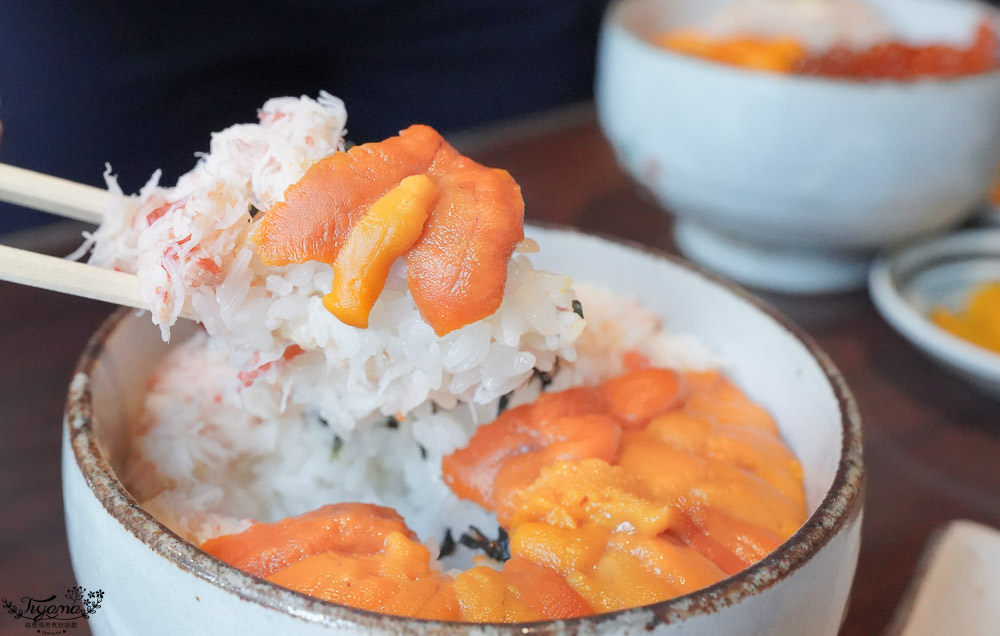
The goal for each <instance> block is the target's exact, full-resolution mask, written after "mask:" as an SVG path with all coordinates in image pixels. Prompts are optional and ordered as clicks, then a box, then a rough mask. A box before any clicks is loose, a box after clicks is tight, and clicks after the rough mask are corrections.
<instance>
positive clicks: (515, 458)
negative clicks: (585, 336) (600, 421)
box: [442, 368, 806, 611]
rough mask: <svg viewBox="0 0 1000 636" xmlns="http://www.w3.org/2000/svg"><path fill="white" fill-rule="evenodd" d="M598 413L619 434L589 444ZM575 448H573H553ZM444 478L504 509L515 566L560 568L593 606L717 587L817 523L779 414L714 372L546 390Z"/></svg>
mask: <svg viewBox="0 0 1000 636" xmlns="http://www.w3.org/2000/svg"><path fill="white" fill-rule="evenodd" d="M629 394H631V395H632V397H633V399H632V400H629V399H627V398H628V396H629ZM596 418H606V419H607V420H608V421H609V422H611V423H612V424H614V423H617V425H618V427H617V430H619V431H620V434H619V435H618V436H617V438H616V439H615V438H612V437H606V438H605V439H606V440H607V441H605V442H603V443H602V444H601V445H598V446H596V447H594V448H587V447H586V446H584V445H583V444H582V443H581V441H580V440H583V439H590V438H593V437H595V435H594V434H593V433H592V432H590V431H587V430H586V429H582V428H581V429H580V430H577V431H574V430H573V426H572V425H571V424H572V423H573V422H583V421H593V420H595V419H596ZM556 423H558V424H559V425H555V424H556ZM612 424H609V425H608V426H611V425H612ZM563 425H565V426H563ZM567 442H568V443H570V444H571V445H572V448H573V450H574V452H573V453H567V454H565V455H557V454H552V453H549V452H548V449H549V448H551V447H559V446H560V445H562V444H565V443H567ZM540 458H544V459H545V461H541V460H540ZM510 467H513V468H510ZM442 470H443V473H444V476H445V480H446V481H447V483H448V484H449V485H450V486H451V487H452V489H453V490H454V491H455V492H456V493H457V494H459V495H460V496H464V497H467V498H471V499H473V500H475V501H478V502H480V503H481V504H483V505H485V506H487V507H489V508H491V509H493V510H495V512H496V513H497V518H498V520H499V521H500V522H501V523H502V524H503V525H504V526H505V527H507V528H508V532H509V533H510V554H511V560H513V559H515V558H521V559H525V560H527V561H529V562H531V563H534V564H536V565H538V566H541V567H545V568H547V569H549V570H552V571H554V572H556V573H557V574H559V575H560V577H562V578H563V580H565V581H566V583H567V584H568V585H569V586H570V587H571V588H572V589H573V590H574V591H575V592H576V593H577V594H578V595H579V596H580V597H581V598H583V599H584V600H586V602H587V603H588V604H589V605H590V606H591V608H592V609H593V611H611V610H614V609H621V608H624V607H631V606H635V605H640V604H644V603H649V602H654V601H659V600H664V599H667V598H670V597H673V596H676V595H678V594H683V593H686V592H689V591H692V590H694V589H697V588H700V587H703V586H705V585H709V584H711V583H713V582H715V581H718V580H720V579H722V578H724V577H725V576H727V575H729V574H733V573H735V572H737V571H739V570H741V569H743V568H745V567H746V566H748V565H750V564H752V563H754V562H755V561H757V560H759V559H760V558H762V557H763V556H764V555H766V554H767V553H769V552H771V551H772V550H774V549H775V548H776V547H777V546H778V545H779V544H780V543H781V542H782V541H784V540H785V539H787V538H788V537H789V536H791V534H792V533H793V532H794V531H795V530H796V529H797V528H798V527H799V526H800V525H801V524H802V522H803V521H804V520H805V516H806V509H805V495H804V492H803V488H802V469H801V466H800V465H799V463H798V461H797V460H796V459H795V457H794V456H793V455H792V453H791V451H789V450H788V448H787V447H786V446H785V445H784V443H783V442H782V440H781V437H780V435H779V432H778V429H777V426H776V425H775V424H774V421H773V419H772V418H771V417H770V416H769V415H768V414H767V412H766V411H765V410H764V409H762V408H761V407H760V406H759V405H757V404H755V403H753V402H752V401H751V400H749V399H748V398H747V396H746V395H745V394H744V393H743V392H742V391H740V390H739V389H738V388H737V387H736V386H735V385H733V384H732V383H731V382H730V381H729V380H728V379H726V378H725V377H723V376H721V375H720V374H718V373H715V372H709V373H689V374H678V373H676V372H674V371H669V370H666V369H652V368H645V369H638V370H636V371H632V372H629V373H627V374H625V375H623V376H621V377H619V378H615V379H613V380H611V381H609V382H607V383H605V384H604V385H603V386H600V387H594V388H578V389H572V390H570V391H566V392H562V393H553V394H544V395H543V396H542V397H541V398H539V400H538V401H537V402H536V403H534V404H529V405H523V406H519V407H517V408H514V409H510V410H508V411H505V412H504V413H503V414H502V415H501V416H500V417H499V418H498V419H497V420H496V421H494V422H493V423H491V424H489V425H486V426H484V427H480V428H479V429H478V430H477V432H476V434H475V435H474V436H473V438H472V440H471V441H470V443H469V445H468V446H467V447H466V448H464V449H461V450H459V451H456V452H455V453H454V454H452V455H450V456H448V457H446V458H445V459H444V460H443V462H442ZM508 470H516V471H519V472H520V471H522V470H523V472H524V473H526V474H527V473H530V474H531V478H530V479H529V478H528V477H527V476H526V474H525V475H519V478H518V479H509V478H506V477H505V472H506V471H508ZM491 576H493V575H491ZM622 581H629V582H630V583H629V585H625V586H623V585H622Z"/></svg>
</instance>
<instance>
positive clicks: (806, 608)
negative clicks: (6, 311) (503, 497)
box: [63, 227, 862, 636]
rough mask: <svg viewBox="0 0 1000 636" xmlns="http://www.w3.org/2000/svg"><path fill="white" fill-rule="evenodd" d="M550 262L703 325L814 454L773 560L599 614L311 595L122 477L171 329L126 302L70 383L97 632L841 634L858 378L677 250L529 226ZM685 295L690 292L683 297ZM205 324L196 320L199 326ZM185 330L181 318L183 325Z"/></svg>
mask: <svg viewBox="0 0 1000 636" xmlns="http://www.w3.org/2000/svg"><path fill="white" fill-rule="evenodd" d="M528 235H529V236H531V237H532V238H534V239H535V240H537V241H538V243H539V245H540V246H541V248H542V251H541V252H540V253H539V254H536V255H534V258H533V261H534V263H535V264H536V266H537V267H541V268H545V269H549V270H552V271H558V272H565V273H568V274H571V275H573V276H574V277H576V278H578V279H579V280H581V281H587V282H590V283H594V284H598V285H603V286H606V287H609V288H613V289H615V290H616V291H617V292H618V293H622V294H629V293H631V294H634V295H635V296H636V297H637V298H638V299H640V300H641V301H642V302H644V303H645V304H647V305H648V306H649V307H651V308H652V309H653V310H654V311H656V312H657V313H659V314H661V315H663V316H664V319H665V324H666V327H667V328H668V329H670V330H673V331H676V332H684V333H691V334H694V335H696V336H697V337H699V338H700V339H701V340H702V341H703V342H704V343H705V344H706V345H708V346H709V347H710V348H711V349H712V350H714V351H715V352H716V353H717V354H719V355H720V356H722V358H723V359H724V360H725V361H726V366H725V368H724V370H725V371H726V373H728V374H729V375H730V376H731V377H732V378H733V379H734V380H735V381H736V382H737V383H739V384H740V385H741V386H742V387H743V388H744V389H745V390H746V391H747V392H748V393H749V395H750V396H751V397H752V398H753V399H755V400H757V401H758V402H760V403H761V404H763V405H764V406H766V407H767V408H768V409H769V410H770V411H771V412H772V414H773V415H774V416H775V418H776V419H777V422H778V424H779V426H780V427H781V430H782V433H783V435H784V436H785V439H786V441H787V442H788V444H789V445H790V447H791V448H792V450H793V451H794V452H795V453H796V455H797V456H798V457H799V459H800V461H801V462H802V464H803V467H804V469H805V485H806V500H807V503H808V506H809V509H810V517H809V519H808V520H807V522H806V523H805V524H804V525H803V526H802V528H800V529H799V531H798V532H796V534H795V535H793V536H792V537H791V538H790V539H789V540H788V541H787V542H785V543H784V544H783V545H782V546H781V547H779V548H778V549H777V550H776V551H775V552H774V553H772V554H771V555H769V556H768V557H766V558H765V559H763V560H762V561H761V562H759V563H757V564H755V565H753V566H751V567H750V568H747V569H746V570H744V571H743V572H741V573H739V574H737V575H735V576H733V577H730V578H728V579H725V580H723V581H721V582H719V583H717V584H715V585H713V586H711V587H708V588H705V589H703V590H700V591H697V592H695V593H692V594H689V595H687V596H683V597H680V598H677V599H674V600H671V601H666V602H663V603H658V604H655V605H651V606H647V607H643V608H636V609H630V610H624V611H620V612H615V613H611V614H606V615H602V616H598V617H589V618H581V619H573V620H568V621H560V622H550V623H533V624H529V625H527V626H489V627H482V626H477V625H469V624H462V623H428V622H425V621H419V620H414V619H407V618H400V617H393V616H385V615H378V614H373V613H370V612H365V611H362V610H356V609H351V608H346V607H342V606H339V605H335V604H332V603H327V602H324V601H319V600H316V599H311V598H308V597H306V596H303V595H301V594H298V593H296V592H292V591H290V590H287V589H284V588H280V587H278V586H275V585H272V584H270V583H268V582H266V581H264V580H262V579H258V578H256V577H253V576H250V575H248V574H245V573H243V572H240V571H239V570H236V569H235V568H233V567H231V566H229V565H227V564H225V563H223V562H221V561H218V560H216V559H214V558H212V557H210V556H208V555H207V554H205V553H204V552H202V551H201V550H199V549H198V548H197V547H196V546H194V545H192V544H190V543H188V542H186V541H184V540H182V539H181V538H179V537H178V536H177V535H175V534H174V533H172V532H171V531H169V530H168V529H167V528H165V527H164V526H163V525H161V524H160V523H159V522H157V521H156V520H155V519H154V518H153V517H152V516H150V515H149V514H148V513H146V512H145V511H144V510H142V509H141V508H140V507H139V506H138V505H137V504H136V502H135V500H134V499H133V498H132V497H131V496H130V495H129V494H128V492H126V490H125V488H124V487H123V486H122V484H121V482H119V481H118V479H117V477H116V476H115V475H116V469H118V468H119V467H121V466H122V464H123V460H124V457H123V454H124V452H125V449H126V448H127V447H128V435H129V432H128V431H129V422H131V421H134V418H135V417H136V415H137V413H138V410H139V408H140V403H141V399H142V395H143V393H144V391H145V390H146V386H147V383H148V379H149V377H150V374H151V372H152V369H153V367H154V366H155V364H156V362H157V361H158V360H159V359H160V358H162V357H163V355H164V354H165V353H166V351H167V350H168V348H169V346H170V345H166V344H164V343H163V342H161V341H160V338H159V332H158V330H157V329H155V328H154V327H153V326H152V325H151V324H150V323H149V318H148V316H144V315H137V314H136V313H135V312H134V311H129V310H122V311H119V312H118V313H117V314H115V316H113V317H112V318H111V319H110V320H109V321H108V322H107V323H106V324H105V325H104V326H103V327H102V328H101V330H100V331H99V332H98V333H97V334H96V335H95V336H94V338H93V339H92V341H91V343H90V345H89V346H88V348H87V350H86V352H85V353H84V355H83V357H82V358H81V361H80V363H79V366H78V369H77V371H76V373H75V375H74V378H73V381H72V385H71V387H70V393H69V401H68V406H67V411H66V421H65V426H64V441H63V488H64V501H65V505H66V526H67V534H68V537H69V545H70V552H71V555H72V562H73V569H74V571H75V573H76V576H77V579H78V582H79V584H80V585H82V586H84V587H86V588H87V589H101V590H103V591H104V602H103V605H102V607H101V609H100V610H99V611H98V612H97V613H96V614H95V615H94V616H93V617H92V618H91V620H90V624H91V628H92V629H93V631H94V633H95V634H98V635H101V634H130V633H143V634H164V635H166V634H196V633H212V634H216V633H239V634H247V635H254V634H284V633H293V632H294V633H297V634H329V633H336V634H349V633H357V634H362V633H364V634H372V633H377V634H425V633H428V632H430V631H432V632H433V633H437V634H460V633H461V634H469V633H492V634H523V633H552V634H570V633H573V634H577V633H636V634H640V633H641V634H649V633H653V634H664V635H666V634H674V635H686V636H695V635H699V636H709V635H715V634H760V633H767V634H804V633H809V634H811V635H817V636H833V635H835V634H836V633H837V631H838V629H839V627H840V624H841V621H842V619H843V613H844V609H845V607H846V604H847V598H848V593H849V589H850V585H851V581H852V578H853V576H854V568H855V564H856V562H857V556H858V549H859V542H860V528H861V502H862V456H861V430H860V421H859V418H858V413H857V409H856V407H855V405H854V402H853V399H852V398H851V396H850V394H849V392H848V390H847V388H846V386H845V385H844V381H843V379H842V378H841V376H840V374H839V373H838V372H837V371H836V369H834V368H833V366H832V364H831V363H830V361H829V360H828V359H827V357H826V356H825V355H824V354H823V353H822V352H820V351H819V350H818V349H817V348H816V346H815V345H814V344H812V343H811V341H810V340H809V339H808V338H807V337H805V336H804V335H803V334H802V333H801V332H800V331H799V330H798V329H797V328H795V327H794V326H792V325H790V324H789V323H788V322H787V321H786V320H784V319H783V318H781V317H780V316H777V315H776V314H774V313H773V312H772V311H771V310H769V309H767V308H765V307H763V306H762V305H760V304H759V303H758V302H757V301H755V300H754V299H753V298H751V297H750V296H749V295H747V294H746V293H745V292H742V291H740V290H738V289H737V288H735V287H733V286H731V285H729V284H727V283H724V282H721V281H719V280H717V279H716V278H714V277H712V276H710V275H706V274H705V273H702V272H699V271H696V270H694V269H693V268H691V267H689V266H687V265H685V264H682V263H680V262H678V261H677V260H674V259H672V258H670V257H667V256H665V255H663V254H660V253H657V252H652V251H649V250H644V249H641V248H636V247H632V246H629V245H625V244H622V243H619V242H614V241H610V240H605V239H601V238H597V237H594V236H589V235H585V234H581V233H579V232H574V231H565V230H555V229H542V228H537V227H533V228H529V230H528ZM678 299H683V302H678ZM188 327H189V329H188V332H190V325H189V326H188ZM183 335H184V333H183V330H182V331H181V332H177V333H176V338H175V341H177V340H179V339H180V338H181V337H182V336H183Z"/></svg>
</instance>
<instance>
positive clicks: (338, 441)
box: [333, 435, 344, 457]
mask: <svg viewBox="0 0 1000 636" xmlns="http://www.w3.org/2000/svg"><path fill="white" fill-rule="evenodd" d="M343 447H344V439H343V438H342V437H341V436H340V435H334V436H333V457H336V456H337V455H339V454H340V449H342V448H343Z"/></svg>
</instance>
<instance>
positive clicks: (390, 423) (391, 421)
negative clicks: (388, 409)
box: [385, 415, 399, 428]
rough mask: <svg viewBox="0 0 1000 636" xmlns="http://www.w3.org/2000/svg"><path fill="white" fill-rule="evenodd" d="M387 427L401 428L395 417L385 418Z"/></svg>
mask: <svg viewBox="0 0 1000 636" xmlns="http://www.w3.org/2000/svg"><path fill="white" fill-rule="evenodd" d="M385 425H386V426H388V427H389V428H399V420H397V419H396V416H395V415H390V416H389V417H387V418H385Z"/></svg>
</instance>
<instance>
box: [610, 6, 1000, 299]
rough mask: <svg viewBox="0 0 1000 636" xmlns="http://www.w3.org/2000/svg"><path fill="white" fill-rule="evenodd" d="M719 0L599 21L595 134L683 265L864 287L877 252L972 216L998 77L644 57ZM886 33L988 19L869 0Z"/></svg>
mask: <svg viewBox="0 0 1000 636" xmlns="http://www.w3.org/2000/svg"><path fill="white" fill-rule="evenodd" d="M724 4H726V0H702V1H699V2H690V1H688V0H619V1H618V2H617V3H615V4H614V5H612V6H611V7H610V8H609V10H608V11H607V14H606V16H605V19H604V24H603V27H602V32H601V37H600V46H599V53H598V65H597V80H596V89H595V90H596V99H597V108H598V115H599V119H600V123H601V127H602V129H603V131H604V133H605V134H606V136H607V137H608V139H609V140H610V142H611V145H612V146H613V148H614V151H615V153H616V156H617V158H618V160H619V162H620V163H621V165H622V166H623V167H624V169H625V170H626V171H628V172H629V173H630V174H631V175H632V176H633V177H634V178H635V179H637V180H638V181H639V182H640V183H642V184H643V185H644V186H645V187H646V188H648V189H649V190H650V191H651V192H652V193H653V194H654V195H655V196H656V197H657V198H658V199H659V200H660V201H661V202H662V204H663V205H664V206H665V207H666V208H667V209H668V210H670V211H671V212H673V213H675V214H676V215H677V216H678V223H677V228H676V239H677V243H678V245H679V246H680V248H681V249H682V250H683V251H684V252H685V254H686V255H687V256H689V257H691V258H692V259H694V260H696V261H698V262H700V263H702V264H704V265H707V266H709V267H710V268H712V269H714V270H716V271H718V272H721V273H723V274H725V275H726V276H728V277H730V278H733V279H735V280H738V281H741V282H744V283H747V284H751V285H755V286H760V287H764V288H769V289H773V290H777V291H785V292H827V291H837V290H846V289H851V288H860V287H863V285H864V281H865V275H866V271H867V267H868V265H869V261H870V259H871V256H872V254H873V252H874V251H875V250H876V248H879V247H880V246H885V245H889V244H893V243H896V242H899V241H903V240H907V239H909V238H912V237H914V236H918V235H922V234H926V233H929V232H933V231H936V230H940V229H942V228H946V227H949V226H951V225H954V224H956V223H958V222H959V221H961V220H963V219H964V218H966V217H967V216H969V215H971V214H973V213H974V212H975V210H974V207H975V205H976V204H978V203H979V202H980V201H981V200H982V199H983V198H984V196H985V194H986V192H987V190H988V189H989V187H990V183H991V180H992V177H993V174H994V170H995V168H996V165H997V162H998V160H1000V117H998V116H997V113H998V112H1000V72H997V71H994V72H990V73H985V74H981V75H976V76H971V77H967V78H962V79H955V80H950V81H917V82H908V83H895V82H877V83H859V82H851V81H840V80H836V81H835V80H827V79H820V78H809V77H802V76H788V75H779V74H772V73H764V72H757V71H750V70H744V69H740V68H736V67H732V66H726V65H722V64H716V63H713V62H709V61H704V60H701V59H698V58H695V57H691V56H687V55H682V54H679V53H675V52H671V51H667V50H665V49H662V48H659V47H657V46H654V45H653V44H651V43H650V41H649V40H648V38H649V37H650V36H651V35H653V34H655V33H658V32H661V31H663V30H666V29H671V28H678V27H686V26H694V25H697V24H699V23H700V21H701V20H703V19H704V18H705V17H706V16H707V15H709V14H711V13H712V12H714V11H715V10H717V9H718V8H719V7H720V6H722V5H724ZM871 4H873V5H875V6H877V7H878V8H879V9H880V10H881V11H882V12H883V13H884V14H885V16H886V18H887V20H888V21H889V22H890V24H891V25H892V27H893V30H894V32H895V33H897V34H898V35H899V36H900V37H902V38H912V39H914V40H916V41H924V42H925V41H949V42H960V43H967V42H968V40H970V39H971V37H972V33H973V31H974V29H975V27H976V24H977V21H978V20H979V19H980V18H981V17H983V16H992V17H994V18H995V17H997V16H998V13H997V11H996V10H995V9H993V8H991V7H989V6H988V5H985V4H980V3H975V2H971V1H966V0H871Z"/></svg>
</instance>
